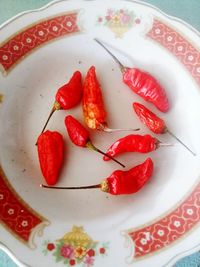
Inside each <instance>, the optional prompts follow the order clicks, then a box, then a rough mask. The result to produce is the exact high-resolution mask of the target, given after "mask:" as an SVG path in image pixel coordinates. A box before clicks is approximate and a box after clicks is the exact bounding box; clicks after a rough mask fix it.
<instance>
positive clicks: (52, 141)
mask: <svg viewBox="0 0 200 267" xmlns="http://www.w3.org/2000/svg"><path fill="white" fill-rule="evenodd" d="M37 145H38V146H37V148H38V156H39V162H40V168H41V171H42V174H43V176H44V178H45V180H46V182H47V184H49V185H54V184H55V183H56V182H57V180H58V176H59V173H60V170H61V167H62V162H63V153H64V141H63V137H62V135H61V134H60V133H58V132H51V131H45V132H43V133H42V134H41V135H40V136H39V137H38V141H37Z"/></svg>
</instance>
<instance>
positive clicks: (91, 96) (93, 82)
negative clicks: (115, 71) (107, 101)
mask: <svg viewBox="0 0 200 267" xmlns="http://www.w3.org/2000/svg"><path fill="white" fill-rule="evenodd" d="M82 107H83V115H84V119H85V123H86V125H87V126H88V127H89V128H91V129H96V130H103V129H104V128H105V127H107V123H106V111H105V108H104V103H103V96H102V92H101V87H100V85H99V82H98V80H97V76H96V72H95V67H94V66H92V67H91V68H90V69H89V70H88V73H87V75H86V77H85V81H84V87H83V99H82Z"/></svg>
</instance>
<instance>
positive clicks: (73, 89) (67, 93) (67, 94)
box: [55, 71, 83, 110]
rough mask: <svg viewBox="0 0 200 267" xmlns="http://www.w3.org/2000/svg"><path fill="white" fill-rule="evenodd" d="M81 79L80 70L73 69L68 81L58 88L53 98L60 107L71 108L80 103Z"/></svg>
mask: <svg viewBox="0 0 200 267" xmlns="http://www.w3.org/2000/svg"><path fill="white" fill-rule="evenodd" d="M81 80H82V76H81V73H80V71H75V72H74V74H73V76H72V78H71V79H70V81H69V82H68V83H67V84H65V85H63V86H62V87H60V88H59V89H58V91H57V93H56V96H55V99H56V102H57V103H58V104H59V106H60V109H64V110H67V109H71V108H73V107H75V106H76V105H78V104H79V103H80V101H81V98H82V93H83V86H82V81H81Z"/></svg>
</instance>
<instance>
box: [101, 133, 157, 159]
mask: <svg viewBox="0 0 200 267" xmlns="http://www.w3.org/2000/svg"><path fill="white" fill-rule="evenodd" d="M157 144H158V140H157V139H156V138H154V137H152V136H151V135H149V134H147V135H139V134H130V135H127V136H125V137H123V138H120V139H119V140H117V141H116V142H114V143H113V144H112V145H111V146H110V147H109V149H108V150H107V152H106V154H107V155H110V156H112V157H115V156H116V155H118V154H122V153H125V152H139V153H149V152H151V151H154V150H156V148H157ZM103 159H104V160H105V161H108V160H110V159H109V158H108V157H106V156H104V157H103Z"/></svg>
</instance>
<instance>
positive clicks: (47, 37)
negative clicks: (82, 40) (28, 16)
mask: <svg viewBox="0 0 200 267" xmlns="http://www.w3.org/2000/svg"><path fill="white" fill-rule="evenodd" d="M77 17H78V12H77V11H74V12H70V13H69V12H68V13H66V14H60V15H57V16H54V17H50V18H45V19H43V20H41V21H40V22H37V23H34V24H33V25H31V26H30V25H29V26H28V27H26V28H25V29H22V30H21V31H19V32H18V33H15V34H14V35H13V36H11V37H10V38H9V39H8V40H5V41H4V42H3V43H2V44H1V46H0V70H2V72H3V74H4V75H6V74H7V73H8V72H9V71H10V70H12V68H13V67H14V66H15V65H16V64H17V63H19V62H20V61H21V60H22V59H23V58H24V57H25V56H27V55H28V54H30V53H31V52H32V51H33V50H35V49H36V48H38V47H39V46H41V45H44V44H46V43H48V42H50V41H53V40H55V39H57V38H60V37H63V36H67V35H71V34H75V33H80V31H81V30H80V28H79V26H78V24H77Z"/></svg>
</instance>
